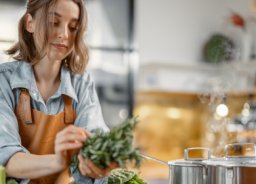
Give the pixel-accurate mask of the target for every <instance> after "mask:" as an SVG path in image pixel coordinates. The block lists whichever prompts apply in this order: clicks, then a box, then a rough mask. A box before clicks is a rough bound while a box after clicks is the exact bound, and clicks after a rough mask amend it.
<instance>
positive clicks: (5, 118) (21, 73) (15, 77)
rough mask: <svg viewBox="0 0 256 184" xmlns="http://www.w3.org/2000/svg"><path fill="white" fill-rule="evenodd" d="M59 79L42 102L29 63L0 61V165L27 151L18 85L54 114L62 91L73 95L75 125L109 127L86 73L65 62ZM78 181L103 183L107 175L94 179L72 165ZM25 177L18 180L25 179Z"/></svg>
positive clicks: (34, 105)
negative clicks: (21, 133)
mask: <svg viewBox="0 0 256 184" xmlns="http://www.w3.org/2000/svg"><path fill="white" fill-rule="evenodd" d="M60 79H61V83H60V86H59V88H58V90H57V91H56V92H55V94H54V95H53V96H51V97H50V98H49V99H48V100H47V102H46V103H45V102H44V100H43V98H42V96H41V95H40V93H39V91H38V89H37V85H36V82H35V76H34V72H33V70H32V67H31V65H30V64H29V63H27V62H22V61H14V62H8V63H3V64H0V165H3V166H5V165H6V163H7V161H8V160H9V159H10V157H11V156H12V155H13V154H15V153H16V152H26V153H29V151H28V150H27V149H26V148H25V147H23V146H22V145H21V139H20V136H19V129H18V123H17V119H16V116H15V114H14V110H15V107H16V105H17V103H18V100H19V95H20V88H26V89H27V90H28V91H29V94H30V96H31V106H32V108H33V109H35V110H38V111H41V112H43V113H45V114H49V115H55V114H57V113H59V112H63V111H64V102H63V100H62V95H63V94H64V95H67V96H69V97H71V98H72V101H73V104H72V105H73V108H74V110H75V112H76V114H77V117H76V120H75V122H74V125H75V126H78V127H83V128H85V129H87V130H89V131H92V130H93V129H95V128H101V129H103V130H106V131H107V130H108V128H107V126H106V124H105V122H104V120H103V117H102V112H101V107H100V104H99V100H98V97H97V94H96V90H95V85H94V82H93V80H92V78H91V76H90V75H89V74H88V72H85V73H84V74H82V75H78V74H73V73H72V72H70V71H69V70H68V69H67V68H65V67H64V66H63V67H62V68H61V76H60ZM70 170H71V173H72V175H73V177H74V178H75V181H76V183H77V184H80V183H83V184H103V183H107V178H103V179H100V180H93V179H90V178H87V177H84V176H81V175H80V174H79V172H78V171H74V168H70ZM28 182H29V180H28V179H23V180H21V181H20V183H21V184H26V183H28Z"/></svg>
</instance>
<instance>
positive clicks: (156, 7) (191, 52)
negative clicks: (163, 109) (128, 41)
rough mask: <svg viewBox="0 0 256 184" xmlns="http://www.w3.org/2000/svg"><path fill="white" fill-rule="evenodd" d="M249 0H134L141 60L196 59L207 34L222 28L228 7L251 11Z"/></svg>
mask: <svg viewBox="0 0 256 184" xmlns="http://www.w3.org/2000/svg"><path fill="white" fill-rule="evenodd" d="M249 4H250V0H232V1H231V0H193V1H187V0H137V1H136V7H137V9H136V17H137V23H136V36H137V41H138V42H137V47H138V48H139V51H140V58H141V59H140V61H141V64H144V63H149V62H163V63H178V64H180V63H183V64H189V63H192V64H193V63H197V62H199V61H202V57H201V49H202V46H203V44H204V43H205V41H206V40H207V38H209V36H210V35H211V34H212V33H214V32H216V31H222V29H224V28H223V26H225V25H223V24H224V22H225V21H224V20H225V19H227V16H228V14H229V13H230V10H235V11H237V12H239V13H241V14H242V15H244V16H248V15H249V14H251V12H250V11H251V10H250V9H249Z"/></svg>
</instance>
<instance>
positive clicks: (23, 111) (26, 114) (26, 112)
mask: <svg viewBox="0 0 256 184" xmlns="http://www.w3.org/2000/svg"><path fill="white" fill-rule="evenodd" d="M17 110H18V113H19V115H20V118H21V121H22V122H23V123H26V124H32V123H33V122H32V115H31V105H30V95H29V93H28V91H27V89H24V88H22V89H21V90H20V98H19V104H18V109H17Z"/></svg>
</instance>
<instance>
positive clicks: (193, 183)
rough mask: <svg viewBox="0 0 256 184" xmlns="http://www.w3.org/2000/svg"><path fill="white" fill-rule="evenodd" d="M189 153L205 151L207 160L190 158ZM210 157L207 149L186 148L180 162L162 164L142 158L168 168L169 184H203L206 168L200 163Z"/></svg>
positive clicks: (149, 157) (145, 156) (155, 159)
mask: <svg viewBox="0 0 256 184" xmlns="http://www.w3.org/2000/svg"><path fill="white" fill-rule="evenodd" d="M191 151H206V152H207V158H190V156H189V153H190V152H191ZM210 155H211V151H210V149H209V148H204V147H194V148H186V149H185V150H184V159H181V160H175V161H169V162H164V161H162V160H159V159H157V158H153V157H151V156H147V155H144V154H143V155H142V156H143V157H144V158H147V159H151V160H154V161H157V162H160V163H162V164H165V165H168V166H169V168H170V172H169V184H205V182H206V174H207V168H206V167H205V164H204V163H203V162H202V161H203V160H206V159H207V160H208V159H210Z"/></svg>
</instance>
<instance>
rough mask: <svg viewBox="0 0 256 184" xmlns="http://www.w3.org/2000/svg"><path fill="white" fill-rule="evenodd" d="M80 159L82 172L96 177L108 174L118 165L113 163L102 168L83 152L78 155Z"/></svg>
mask: <svg viewBox="0 0 256 184" xmlns="http://www.w3.org/2000/svg"><path fill="white" fill-rule="evenodd" d="M78 160H79V170H80V173H81V174H82V175H84V176H87V177H90V178H94V179H99V178H103V177H105V176H108V175H109V173H110V171H111V170H113V169H115V168H117V167H118V165H117V164H116V163H111V164H110V165H109V166H108V168H106V169H101V168H99V167H98V166H96V165H95V164H94V163H93V162H92V161H91V160H88V159H86V158H84V157H83V156H82V155H81V154H79V155H78Z"/></svg>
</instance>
